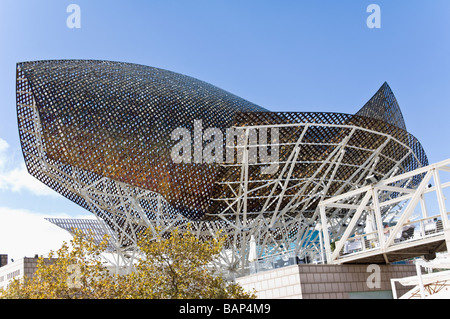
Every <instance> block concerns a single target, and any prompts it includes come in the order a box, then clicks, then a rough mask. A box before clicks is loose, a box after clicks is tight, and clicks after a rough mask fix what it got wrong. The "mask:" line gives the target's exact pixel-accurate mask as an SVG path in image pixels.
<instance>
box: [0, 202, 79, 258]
mask: <svg viewBox="0 0 450 319" xmlns="http://www.w3.org/2000/svg"><path fill="white" fill-rule="evenodd" d="M46 217H55V216H50V215H45V214H41V213H36V212H32V211H28V210H24V209H11V208H6V207H0V253H1V254H8V258H9V259H10V258H13V259H19V258H22V257H33V256H34V255H35V254H38V255H44V256H45V255H47V254H48V253H49V252H50V250H57V249H59V248H60V247H61V245H62V243H63V242H64V241H66V242H69V241H70V240H71V238H72V237H71V235H70V234H69V233H68V232H67V231H65V230H63V229H61V228H59V227H58V226H56V225H54V224H52V223H50V222H49V221H47V220H45V218H46ZM58 217H61V218H67V217H69V216H67V215H61V216H58Z"/></svg>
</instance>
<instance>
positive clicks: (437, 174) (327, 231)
mask: <svg viewBox="0 0 450 319" xmlns="http://www.w3.org/2000/svg"><path fill="white" fill-rule="evenodd" d="M414 180H416V181H417V180H420V183H419V184H418V185H417V186H413V185H412V184H413V181H414ZM449 191H450V159H448V160H445V161H442V162H439V163H436V164H432V165H428V166H426V167H423V168H419V169H416V170H414V171H411V172H407V173H404V174H401V175H398V176H394V177H391V178H387V179H385V180H382V181H379V182H375V183H374V184H371V185H367V186H365V187H361V188H359V189H356V190H354V191H350V192H347V193H345V194H341V195H338V196H334V197H332V198H330V199H327V200H324V201H322V202H321V203H320V204H319V207H320V212H321V218H320V220H321V224H322V227H323V236H324V241H325V247H326V248H325V250H326V260H327V262H328V263H334V264H340V263H345V262H358V261H359V262H361V261H362V260H366V261H367V260H372V261H373V260H376V258H375V259H374V258H373V257H374V256H377V255H378V256H383V258H382V260H383V259H384V262H386V263H389V262H391V261H396V260H390V258H389V256H390V254H393V255H394V256H395V258H397V260H398V258H399V257H398V255H399V254H400V255H401V254H402V251H403V259H405V258H408V257H410V258H411V257H416V256H421V255H425V256H426V257H427V258H433V256H434V255H435V254H434V253H435V252H438V251H444V250H446V248H448V247H449V246H450V233H449V232H450V221H449V214H450V213H449V212H448V211H447V208H446V207H448V204H447V205H446V200H447V198H446V196H445V195H444V194H445V192H447V193H446V194H447V196H448V195H449V194H450V193H449ZM336 209H338V210H342V209H346V210H347V211H348V212H349V214H348V216H347V218H345V219H341V218H335V216H333V215H330V214H329V213H328V212H329V211H333V210H336ZM337 225H339V226H337ZM332 242H334V243H335V247H334V249H333V250H332V248H331V243H332ZM433 243H437V245H433ZM413 247H426V249H425V248H424V249H423V250H422V251H420V250H419V251H417V250H411V248H413ZM408 251H409V253H408ZM371 257H372V259H370V258H371Z"/></svg>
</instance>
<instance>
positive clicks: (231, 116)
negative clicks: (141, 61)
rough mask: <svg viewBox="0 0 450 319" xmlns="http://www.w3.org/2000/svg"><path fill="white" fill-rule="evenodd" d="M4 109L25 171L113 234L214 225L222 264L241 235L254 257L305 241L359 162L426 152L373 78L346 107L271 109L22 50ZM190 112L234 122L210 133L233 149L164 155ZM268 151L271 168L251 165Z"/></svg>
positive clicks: (378, 170) (407, 158)
mask: <svg viewBox="0 0 450 319" xmlns="http://www.w3.org/2000/svg"><path fill="white" fill-rule="evenodd" d="M383 97H385V98H383ZM371 112H372V113H374V114H375V115H374V114H372V113H371ZM17 113H18V123H19V134H20V139H21V143H22V149H23V154H24V158H25V162H26V165H27V168H28V171H29V172H30V174H32V175H33V176H35V177H36V178H37V179H39V180H40V181H42V182H43V183H44V184H46V185H48V186H49V187H51V188H52V189H54V190H55V191H57V192H59V193H61V194H62V195H63V196H65V197H67V198H69V199H70V200H72V201H74V202H75V203H77V204H78V205H80V206H82V207H84V208H86V209H88V210H89V211H91V212H92V213H94V214H95V215H96V216H98V217H99V218H101V219H102V220H104V221H105V222H106V224H107V225H108V226H109V227H110V228H111V229H112V230H113V231H115V232H116V233H117V234H118V235H117V238H119V239H118V242H119V244H120V245H121V246H123V247H128V248H129V249H134V248H135V245H136V238H137V236H138V234H139V233H140V232H141V231H143V230H144V229H146V228H147V227H150V228H151V229H152V230H154V231H156V230H157V229H158V230H160V231H162V232H170V231H171V229H173V228H174V227H177V226H178V227H181V228H182V229H183V228H184V227H185V226H186V225H187V224H188V223H189V224H190V225H191V226H192V227H193V228H194V230H195V231H196V233H197V235H198V236H199V237H201V238H205V239H207V238H210V237H211V236H214V234H215V233H216V232H217V231H218V230H222V231H224V232H225V233H226V234H227V236H228V241H227V243H226V253H224V254H223V258H224V263H225V264H226V265H227V267H228V269H229V270H234V269H242V268H243V267H245V266H246V265H247V263H248V258H247V256H248V249H249V241H250V238H251V237H253V238H255V239H256V242H257V244H258V247H259V249H258V252H257V257H261V256H263V255H268V254H271V253H274V252H276V251H277V250H279V249H280V247H281V246H283V247H284V248H285V249H286V248H287V247H289V248H292V249H295V250H296V251H297V252H298V253H299V254H301V252H302V251H304V250H307V249H315V248H317V245H318V236H317V231H315V226H316V223H317V220H318V217H319V211H318V208H317V205H318V203H319V202H320V201H321V200H323V199H325V198H329V197H331V196H334V195H336V194H340V193H344V192H348V191H350V190H352V189H355V188H357V187H361V186H363V185H365V183H366V181H365V179H366V177H368V176H370V175H374V174H375V175H377V176H378V177H379V178H388V177H392V176H395V175H397V174H401V173H404V172H407V171H411V170H413V169H416V168H418V167H422V166H425V165H427V164H428V162H427V158H426V155H425V152H424V151H423V149H422V147H421V145H420V143H419V142H418V141H417V140H416V139H415V138H414V137H413V136H412V135H410V134H409V133H408V132H407V131H406V130H405V127H404V122H403V117H402V115H401V112H400V109H399V108H398V105H397V102H396V100H395V97H394V96H393V94H392V91H391V90H390V88H389V86H388V85H387V84H386V83H385V84H383V86H382V87H381V88H380V90H379V91H378V92H377V93H376V94H375V95H374V97H373V98H372V99H371V100H370V101H369V102H368V103H367V104H366V105H365V106H364V107H363V108H362V109H361V110H360V112H358V113H357V114H358V115H349V114H340V113H305V112H302V113H300V112H294V113H277V112H268V111H267V110H265V109H263V108H261V107H259V106H257V105H254V104H252V103H250V102H248V101H245V100H243V99H241V98H239V97H237V96H235V95H233V94H230V93H228V92H226V91H223V90H221V89H219V88H217V87H214V86H212V85H210V84H207V83H205V82H202V81H199V80H196V79H193V78H190V77H187V76H184V75H180V74H177V73H173V72H170V71H165V70H161V69H157V68H152V67H147V66H141V65H135V64H127V63H118V62H106V61H85V60H82V61H80V60H64V61H39V62H25V63H19V64H18V65H17ZM196 121H197V122H196ZM199 121H201V122H200V123H201V125H202V127H205V128H218V129H219V130H222V131H224V132H225V131H226V130H228V129H230V128H231V129H233V130H234V131H232V132H235V133H236V134H235V136H233V139H232V140H231V142H230V140H229V139H227V141H226V142H223V147H224V149H225V150H226V151H227V152H228V151H230V150H231V154H233V156H234V155H235V154H236V155H237V160H236V161H234V162H228V161H225V160H223V161H219V162H217V163H204V162H202V161H201V160H198V159H196V158H195V157H194V159H193V161H192V162H190V163H174V161H173V160H172V158H171V150H172V148H173V146H174V143H175V142H174V141H173V140H172V139H171V133H172V132H173V131H174V130H176V129H177V128H180V127H181V128H186V129H188V130H190V131H191V132H195V131H196V130H198V127H196V123H199ZM227 132H228V131H227ZM261 132H265V134H267V133H269V132H270V134H268V135H270V136H269V137H268V136H265V138H263V136H262V135H261ZM202 133H203V132H202ZM275 133H276V134H275ZM268 138H269V139H268ZM268 140H269V142H268ZM201 142H203V145H204V141H201ZM201 146H202V144H200V147H201ZM196 147H199V145H198V142H197V144H196V142H195V140H194V145H193V149H194V151H195V149H196ZM263 151H265V152H266V155H267V154H268V153H270V154H271V155H274V154H276V155H277V156H276V159H275V160H274V157H267V156H265V157H262V156H261V154H262V152H263ZM227 154H230V153H227ZM255 154H256V155H257V156H259V158H258V159H259V160H255ZM267 158H269V159H270V160H269V161H267ZM261 159H266V161H264V160H261ZM271 165H276V168H277V169H275V170H273V171H270V172H265V173H264V174H262V173H261V172H262V170H261V169H262V168H264V167H266V168H267V167H268V166H271ZM419 182H420V178H418V180H416V181H413V183H412V184H411V185H410V186H411V187H414V186H415V185H417V184H418V183H419ZM346 213H347V212H346V210H339V209H337V210H335V211H333V212H330V214H333V216H335V217H342V218H345V215H346Z"/></svg>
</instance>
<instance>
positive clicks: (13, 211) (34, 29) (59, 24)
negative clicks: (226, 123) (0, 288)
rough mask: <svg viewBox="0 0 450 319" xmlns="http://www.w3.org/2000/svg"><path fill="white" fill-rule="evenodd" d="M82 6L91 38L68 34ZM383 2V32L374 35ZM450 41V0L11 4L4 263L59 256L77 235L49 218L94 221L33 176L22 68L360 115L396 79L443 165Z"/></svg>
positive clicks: (0, 58)
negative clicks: (101, 66) (20, 99)
mask: <svg viewBox="0 0 450 319" xmlns="http://www.w3.org/2000/svg"><path fill="white" fill-rule="evenodd" d="M72 3H74V4H77V5H79V7H80V8H81V28H79V29H69V28H68V27H67V25H66V19H67V17H68V16H69V13H67V12H66V8H67V6H68V5H69V4H72ZM372 3H374V4H378V5H379V7H380V9H381V28H379V29H370V28H368V27H367V25H366V19H367V17H368V16H369V15H370V13H367V12H366V8H367V6H368V5H369V4H372ZM449 40H450V1H448V0H429V1H418V0H410V1H400V0H390V1H379V0H371V1H362V0H343V1H331V0H329V1H325V0H315V1H312V0H310V1H303V0H296V1H294V0H291V1H288V0H280V1H274V0H273V1H261V0H259V1H256V0H246V1H235V0H226V1H225V0H222V1H219V0H182V1H181V0H180V1H172V0H158V1H153V0H146V1H139V0H129V1H102V0H96V1H84V0H71V1H64V0H40V1H36V0H1V2H0V107H1V113H0V114H1V115H0V253H9V254H10V255H14V256H16V255H20V254H22V253H23V254H28V255H30V254H34V253H35V250H39V252H41V251H42V249H44V250H45V249H47V248H48V247H50V246H51V245H53V246H52V247H55V248H58V247H59V244H60V243H59V240H61V239H62V238H67V237H65V236H66V235H65V233H64V232H62V231H61V232H60V231H59V230H58V229H56V226H52V225H47V224H48V222H43V223H41V221H42V218H43V217H44V216H61V217H65V216H66V217H67V216H73V217H79V216H89V213H88V212H86V211H84V210H83V209H82V208H80V207H78V206H77V205H75V204H73V203H71V202H70V201H69V200H67V199H65V198H62V197H61V196H59V195H57V194H54V193H53V192H52V191H50V190H49V189H48V188H46V187H45V186H43V185H42V184H40V183H39V182H36V181H35V180H33V178H31V177H29V176H27V174H26V172H25V171H24V168H23V157H22V153H21V150H20V144H19V138H18V130H17V119H16V108H15V66H16V63H17V62H21V61H30V60H42V59H102V60H112V61H124V62H132V63H139V64H144V65H149V66H154V67H159V68H163V69H168V70H171V71H175V72H178V73H182V74H186V75H189V76H192V77H195V78H198V79H200V80H203V81H206V82H209V83H211V84H214V85H216V86H218V87H220V88H222V89H225V90H227V91H230V92H232V93H234V94H236V95H238V96H240V97H242V98H245V99H247V100H249V101H251V102H253V103H256V104H258V105H260V106H262V107H264V108H267V109H269V110H271V111H325V112H342V113H355V112H356V111H357V110H358V109H359V108H360V107H361V106H362V105H363V104H364V103H365V102H366V101H367V100H368V99H369V98H370V97H371V96H372V95H373V94H374V93H375V92H376V91H377V89H378V88H379V87H380V86H381V85H382V84H383V82H384V81H387V82H388V83H389V85H390V86H391V88H392V90H393V92H394V94H395V95H396V97H397V100H398V103H399V105H400V108H401V109H402V111H403V115H404V118H405V122H406V126H407V128H408V131H409V132H410V133H412V134H413V135H414V136H416V137H417V138H418V139H419V141H421V143H422V145H423V147H424V149H425V151H426V152H427V155H428V158H429V161H430V163H434V162H437V161H441V160H444V159H447V158H450V141H449V139H448V137H449V136H450V125H449V124H448V122H449V118H450V41H449ZM30 216H31V217H30ZM52 236H53V237H52ZM44 238H45V240H46V241H45V243H44ZM38 239H39V240H42V242H41V241H39V240H38ZM52 239H53V240H52ZM31 242H33V243H35V246H31V245H30V243H31ZM55 243H56V246H55ZM32 249H34V250H33V251H32ZM36 252H37V251H36Z"/></svg>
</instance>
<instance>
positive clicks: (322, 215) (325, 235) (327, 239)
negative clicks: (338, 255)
mask: <svg viewBox="0 0 450 319" xmlns="http://www.w3.org/2000/svg"><path fill="white" fill-rule="evenodd" d="M319 209H320V219H321V224H322V235H323V239H324V243H325V256H326V263H327V264H328V263H331V246H330V236H329V234H328V223H327V216H326V214H325V206H319Z"/></svg>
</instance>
